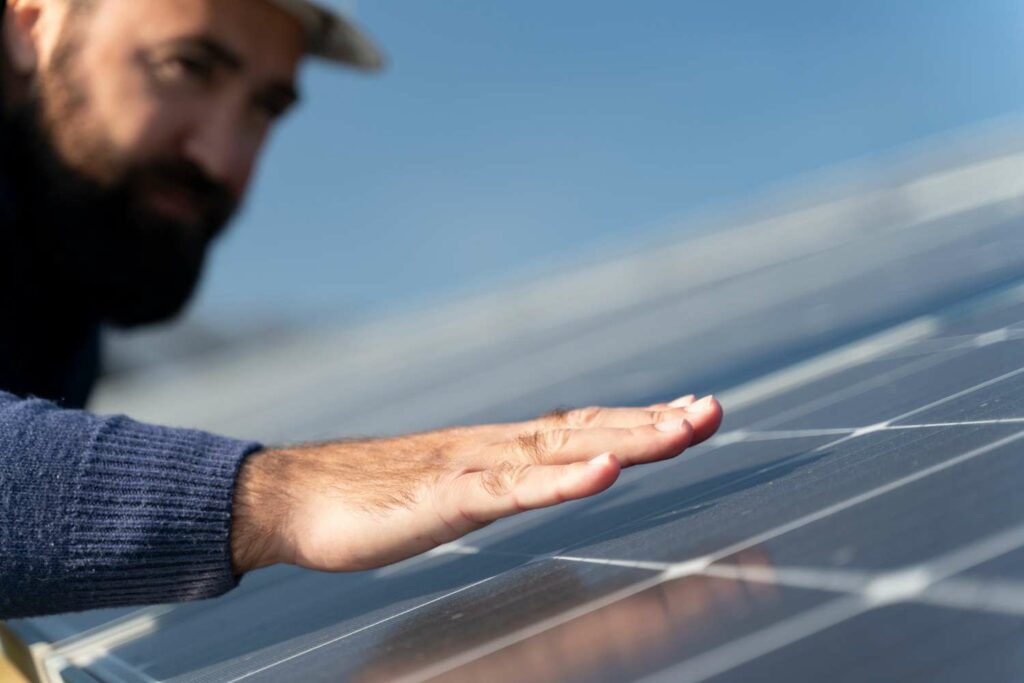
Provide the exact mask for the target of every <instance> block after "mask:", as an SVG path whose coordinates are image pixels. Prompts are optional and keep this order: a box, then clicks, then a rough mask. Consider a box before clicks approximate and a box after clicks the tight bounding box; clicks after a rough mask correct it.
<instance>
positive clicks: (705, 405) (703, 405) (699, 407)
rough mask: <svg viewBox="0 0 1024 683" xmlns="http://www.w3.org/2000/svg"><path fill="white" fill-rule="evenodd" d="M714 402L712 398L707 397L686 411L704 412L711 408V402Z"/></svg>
mask: <svg viewBox="0 0 1024 683" xmlns="http://www.w3.org/2000/svg"><path fill="white" fill-rule="evenodd" d="M714 400H715V397H714V396H711V395H708V396H705V397H704V398H702V399H701V400H699V401H697V402H696V403H694V404H693V405H691V406H690V407H689V408H687V410H689V411H691V412H704V411H705V410H708V409H709V408H711V405H712V402H713V401H714Z"/></svg>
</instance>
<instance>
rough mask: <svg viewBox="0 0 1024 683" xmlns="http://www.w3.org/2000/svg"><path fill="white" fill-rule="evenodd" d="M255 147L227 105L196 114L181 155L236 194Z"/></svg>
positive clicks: (244, 182)
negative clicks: (203, 113)
mask: <svg viewBox="0 0 1024 683" xmlns="http://www.w3.org/2000/svg"><path fill="white" fill-rule="evenodd" d="M255 150H256V148H255V145H254V144H253V143H252V142H251V141H250V140H249V139H248V137H247V135H246V133H245V126H244V125H243V124H242V122H241V120H240V118H239V117H238V116H236V115H234V114H233V113H232V112H231V110H230V108H228V107H221V108H218V109H216V110H214V111H212V112H209V113H208V114H207V115H204V116H202V117H199V118H198V119H197V121H196V122H195V124H194V125H193V126H192V128H191V130H190V133H189V135H188V137H187V139H186V140H185V145H184V153H185V156H186V157H187V158H188V159H189V160H190V161H192V162H193V163H194V164H196V165H197V166H198V167H199V168H201V169H202V170H203V171H204V172H205V173H206V174H207V176H209V178H210V180H213V181H215V182H217V183H220V184H221V185H223V186H224V187H226V188H227V189H228V190H229V191H230V192H231V193H232V195H234V196H235V197H236V198H237V197H240V196H241V195H242V193H243V192H244V190H245V186H246V183H247V182H248V178H249V173H250V171H251V168H252V164H253V159H254V158H255Z"/></svg>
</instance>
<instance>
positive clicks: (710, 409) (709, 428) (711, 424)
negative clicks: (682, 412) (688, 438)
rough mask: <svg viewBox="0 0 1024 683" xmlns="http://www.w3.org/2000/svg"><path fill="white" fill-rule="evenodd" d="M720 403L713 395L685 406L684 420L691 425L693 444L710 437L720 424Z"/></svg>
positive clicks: (721, 413)
mask: <svg viewBox="0 0 1024 683" xmlns="http://www.w3.org/2000/svg"><path fill="white" fill-rule="evenodd" d="M722 415H723V412H722V405H721V404H720V403H719V402H718V400H717V399H716V398H715V397H714V396H705V397H704V398H702V399H701V400H699V401H697V402H696V403H693V404H692V405H690V406H688V407H687V408H686V421H687V422H689V423H690V425H691V426H692V427H693V444H692V445H697V444H699V443H701V442H703V441H706V440H707V439H708V438H710V437H711V435H712V434H714V433H715V432H716V431H718V428H719V427H720V426H722Z"/></svg>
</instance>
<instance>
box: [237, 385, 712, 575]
mask: <svg viewBox="0 0 1024 683" xmlns="http://www.w3.org/2000/svg"><path fill="white" fill-rule="evenodd" d="M721 421H722V408H721V406H720V405H719V404H718V402H717V401H716V400H715V399H714V398H713V397H711V396H708V397H705V398H703V399H701V400H699V401H697V400H695V398H694V397H693V396H685V397H683V398H680V399H677V400H675V401H673V402H672V403H659V404H656V405H652V406H648V407H647V408H597V407H592V408H581V409H577V410H568V411H557V412H555V413H551V414H549V415H545V416H543V417H540V418H537V419H536V420H530V421H527V422H518V423H510V424H494V425H481V426H476V427H454V428H451V429H443V430H440V431H434V432H424V433H421V434H412V435H408V436H400V437H395V438H385V439H367V440H351V441H340V442H333V443H326V444H317V445H307V446H297V447H293V448H280V449H275V450H265V451H260V452H258V453H255V454H254V455H252V456H250V457H249V458H248V459H247V460H246V461H245V463H244V464H243V465H242V470H241V472H240V473H239V477H238V483H237V486H236V489H235V499H234V511H233V516H232V530H231V550H232V558H233V562H234V568H235V571H236V573H238V574H241V573H244V572H246V571H249V570H252V569H257V568H259V567H264V566H267V565H271V564H276V563H279V562H286V563H289V564H296V565H300V566H303V567H307V568H310V569H318V570H324V571H354V570H363V569H372V568H374V567H380V566H383V565H386V564H390V563H392V562H397V561H399V560H402V559H405V558H407V557H411V556H413V555H417V554H419V553H422V552H424V551H427V550H430V549H431V548H434V547H436V546H439V545H441V544H444V543H447V542H449V541H453V540H455V539H457V538H459V537H461V536H463V535H465V534H467V533H469V532H471V531H474V530H476V529H479V528H481V527H483V526H486V525H487V524H489V523H491V522H493V521H495V520H497V519H500V518H502V517H508V516H510V515H514V514H516V513H519V512H524V511H526V510H532V509H535V508H542V507H547V506H550V505H556V504H558V503H562V502H565V501H568V500H574V499H577V498H585V497H587V496H592V495H594V494H596V493H600V492H601V491H604V490H605V489H607V488H608V487H609V486H611V485H612V484H613V483H614V482H615V480H616V479H617V478H618V476H619V471H620V469H621V468H623V467H630V466H632V465H640V464H643V463H649V462H655V461H657V460H664V459H666V458H671V457H673V456H676V455H678V454H679V453H682V452H683V450H685V449H686V448H688V447H689V446H692V445H695V444H697V443H700V442H701V441H704V440H705V439H707V438H708V437H709V436H711V435H712V434H713V433H714V432H715V430H717V429H718V426H719V425H720V424H721Z"/></svg>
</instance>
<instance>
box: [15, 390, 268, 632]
mask: <svg viewBox="0 0 1024 683" xmlns="http://www.w3.org/2000/svg"><path fill="white" fill-rule="evenodd" d="M259 448H260V445H259V444H257V443H254V442H246V441H236V440H234V439H228V438H224V437H219V436H215V435H213V434H207V433H205V432H200V431H194V430H187V429H171V428H167V427H157V426H153V425H147V424H142V423H139V422H136V421H134V420H131V419H129V418H126V417H123V416H117V417H97V416H95V415H91V414H89V413H86V412H82V411H76V410H64V409H60V408H58V407H56V406H55V405H53V404H52V403H48V402H46V401H42V400H35V399H31V400H22V399H18V398H16V397H14V396H11V395H10V394H6V393H2V392H0V619H5V618H15V617H26V616H38V615H42V614H51V613H57V612H72V611H79V610H85V609H93V608H99V607H114V606H124V605H132V604H153V603H164V602H178V601H185V600H196V599H201V598H209V597H213V596H216V595H220V594H221V593H224V592H226V591H228V590H230V589H231V588H233V587H235V586H236V585H237V583H238V578H237V577H236V576H234V574H233V572H232V569H231V547H230V531H231V504H232V495H233V492H234V484H235V479H236V476H237V473H238V469H239V467H240V465H241V463H242V461H243V460H244V459H245V457H246V456H247V455H249V454H251V453H253V452H254V451H256V450H258V449H259Z"/></svg>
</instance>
